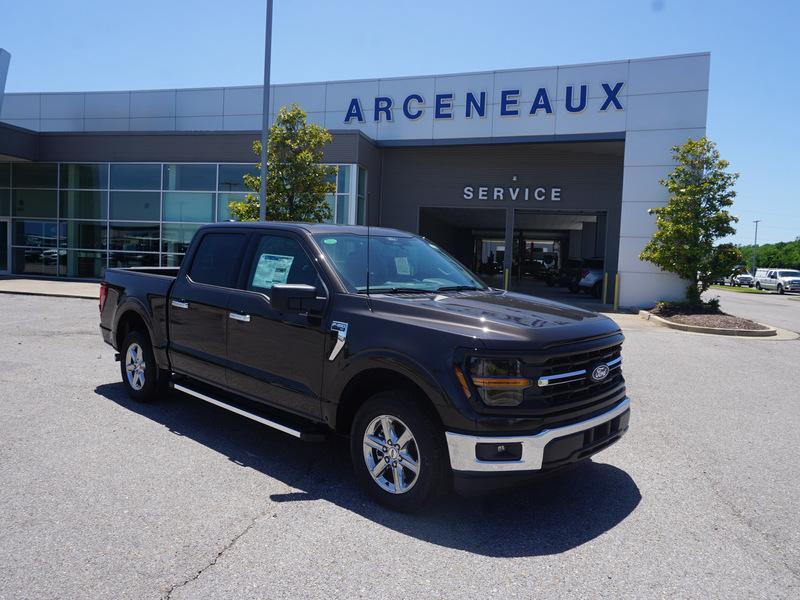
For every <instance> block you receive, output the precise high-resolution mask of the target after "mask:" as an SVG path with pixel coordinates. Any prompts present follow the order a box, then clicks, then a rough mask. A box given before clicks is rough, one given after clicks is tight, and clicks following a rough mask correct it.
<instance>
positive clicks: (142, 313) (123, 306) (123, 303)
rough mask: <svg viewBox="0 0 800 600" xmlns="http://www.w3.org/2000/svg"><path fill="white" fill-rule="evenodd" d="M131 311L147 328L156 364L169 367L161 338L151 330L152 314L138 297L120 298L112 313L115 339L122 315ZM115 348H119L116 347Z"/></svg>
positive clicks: (165, 367) (164, 367)
mask: <svg viewBox="0 0 800 600" xmlns="http://www.w3.org/2000/svg"><path fill="white" fill-rule="evenodd" d="M131 312H134V313H136V314H137V316H139V318H141V320H142V322H143V323H144V326H145V328H146V329H147V335H148V336H149V337H150V341H151V343H152V344H153V354H154V355H155V357H156V362H157V363H158V366H159V367H160V368H162V369H169V362H168V361H167V356H166V351H165V345H164V343H163V340H162V339H161V338H160V336H158V335H156V332H155V331H154V330H153V315H152V313H151V312H150V311H149V310H147V307H146V306H145V305H144V303H143V302H142V301H141V300H139V299H138V298H134V297H132V296H127V297H123V298H122V299H121V300H120V303H119V305H118V306H117V310H116V312H115V313H114V323H113V328H112V331H113V332H114V336H115V341H116V335H117V333H118V331H119V323H120V321H122V319H123V317H125V316H126V315H127V314H129V313H131ZM117 350H121V349H120V348H117Z"/></svg>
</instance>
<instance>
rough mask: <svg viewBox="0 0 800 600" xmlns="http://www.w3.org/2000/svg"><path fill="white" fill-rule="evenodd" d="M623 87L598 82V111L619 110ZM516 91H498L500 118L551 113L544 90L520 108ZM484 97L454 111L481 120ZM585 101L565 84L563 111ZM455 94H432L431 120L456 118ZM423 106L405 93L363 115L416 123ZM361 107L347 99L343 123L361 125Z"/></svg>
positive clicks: (471, 96) (472, 97)
mask: <svg viewBox="0 0 800 600" xmlns="http://www.w3.org/2000/svg"><path fill="white" fill-rule="evenodd" d="M624 85H625V82H624V81H617V82H615V83H613V84H610V83H602V84H600V87H601V88H602V91H603V93H604V94H605V99H604V100H603V104H602V105H601V106H600V110H601V111H607V110H609V109H610V108H612V107H613V109H614V110H622V102H621V101H620V99H619V93H620V91H621V90H622V87H623V86H624ZM519 96H520V90H518V89H508V90H502V91H501V92H500V116H501V117H517V116H520V115H522V114H526V113H527V115H528V116H531V117H535V116H536V114H537V113H538V112H539V111H542V113H543V114H552V112H553V103H552V102H551V100H550V95H549V94H548V92H547V88H543V87H542V88H539V89H538V90H537V91H536V96H535V97H534V99H533V102H531V103H530V105H527V104H526V105H524V106H523V104H522V102H520V99H519ZM486 98H487V94H486V92H485V91H483V92H467V93H466V96H465V98H464V106H463V107H461V108H459V109H458V110H459V111H460V110H463V111H464V116H465V117H466V118H468V119H469V118H472V117H473V116H476V117H485V116H486V104H487V103H486ZM588 98H589V86H588V85H585V84H583V85H579V86H574V85H568V86H566V88H565V93H564V108H566V110H567V112H571V113H580V112H583V111H584V110H586V106H587V104H588ZM455 101H456V98H455V94H453V93H446V94H435V96H434V101H433V118H434V119H452V118H454V117H455V116H456V114H455V113H456V106H455ZM423 104H425V98H424V97H423V96H422V95H421V94H416V93H414V94H408V95H407V96H406V97H405V98H404V99H403V101H402V102H399V103H395V101H394V99H393V98H391V97H389V96H377V97H376V98H375V99H374V101H373V103H372V106H369V105H367V106H368V109H369V108H371V109H372V110H371V111H369V112H367V113H366V115H367V117H372V119H371V120H372V121H375V122H376V123H380V122H381V121H387V122H388V121H393V120H394V117H395V115H396V114H397V115H402V117H403V118H405V119H408V120H409V121H416V120H417V119H419V118H420V117H422V115H423V114H425V109H424V108H423V107H422V105H423ZM364 115H365V111H364V106H363V105H362V104H361V100H359V99H358V98H353V99H352V100H350V105H349V106H348V108H347V113H346V114H345V116H344V122H345V123H350V122H351V121H357V122H359V123H364V122H365V121H366V118H365V116H364Z"/></svg>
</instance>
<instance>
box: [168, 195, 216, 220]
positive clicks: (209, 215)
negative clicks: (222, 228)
mask: <svg viewBox="0 0 800 600" xmlns="http://www.w3.org/2000/svg"><path fill="white" fill-rule="evenodd" d="M162 216H163V220H164V221H177V222H185V221H189V222H197V223H210V222H212V221H214V194H207V193H206V194H203V193H198V192H164V210H163V215H162Z"/></svg>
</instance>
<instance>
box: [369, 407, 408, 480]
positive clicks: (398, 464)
mask: <svg viewBox="0 0 800 600" xmlns="http://www.w3.org/2000/svg"><path fill="white" fill-rule="evenodd" d="M363 446H364V462H365V463H366V465H367V469H368V470H369V472H370V475H372V479H373V480H374V481H375V483H377V484H378V485H379V486H381V488H383V489H384V490H386V491H387V492H390V493H392V494H403V493H405V492H407V491H408V490H410V489H411V488H412V487H414V484H415V483H417V479H418V478H419V464H420V461H419V459H420V456H419V448H418V447H417V441H416V440H415V439H414V434H413V433H411V429H409V428H408V426H407V425H406V424H405V423H403V422H402V421H401V420H400V419H398V418H397V417H392V416H391V415H381V416H379V417H375V418H374V419H373V420H372V421H371V422H370V424H369V425H368V426H367V429H366V431H365V432H364V441H363Z"/></svg>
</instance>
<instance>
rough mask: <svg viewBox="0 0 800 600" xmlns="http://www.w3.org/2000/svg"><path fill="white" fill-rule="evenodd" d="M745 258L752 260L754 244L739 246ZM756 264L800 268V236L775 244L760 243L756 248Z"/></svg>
mask: <svg viewBox="0 0 800 600" xmlns="http://www.w3.org/2000/svg"><path fill="white" fill-rule="evenodd" d="M739 249H740V250H741V251H742V254H744V256H745V258H746V259H747V260H748V261H750V260H752V256H753V246H752V245H750V246H741V247H740V248H739ZM756 265H757V266H759V267H767V268H769V267H785V268H788V269H800V237H799V238H797V239H796V240H794V241H792V242H777V243H775V244H760V245H759V246H758V248H756Z"/></svg>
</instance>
